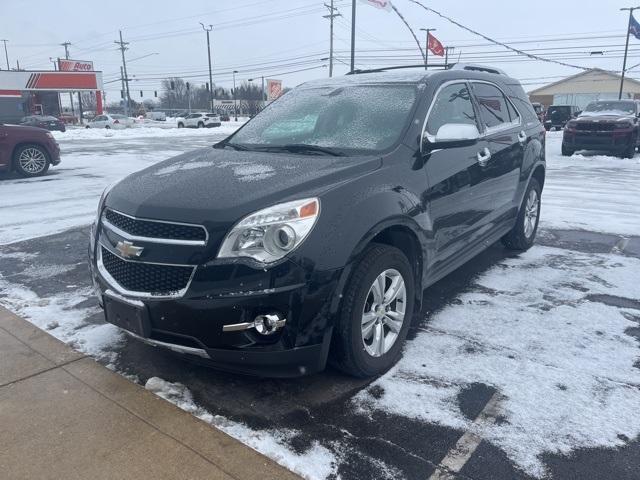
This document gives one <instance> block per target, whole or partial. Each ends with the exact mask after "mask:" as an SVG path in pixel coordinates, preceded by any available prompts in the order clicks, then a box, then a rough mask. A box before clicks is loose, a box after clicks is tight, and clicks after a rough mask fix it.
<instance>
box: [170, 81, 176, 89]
mask: <svg viewBox="0 0 640 480" xmlns="http://www.w3.org/2000/svg"><path fill="white" fill-rule="evenodd" d="M169 85H170V86H171V90H175V89H176V82H174V81H173V80H171V82H170V84H169Z"/></svg>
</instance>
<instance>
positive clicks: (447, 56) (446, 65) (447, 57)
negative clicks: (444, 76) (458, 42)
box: [444, 47, 456, 69]
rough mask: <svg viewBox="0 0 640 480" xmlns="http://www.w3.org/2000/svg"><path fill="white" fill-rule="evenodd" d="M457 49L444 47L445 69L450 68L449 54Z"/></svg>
mask: <svg viewBox="0 0 640 480" xmlns="http://www.w3.org/2000/svg"><path fill="white" fill-rule="evenodd" d="M455 49H456V47H444V68H445V69H448V68H449V52H451V53H453V51H454V50H455Z"/></svg>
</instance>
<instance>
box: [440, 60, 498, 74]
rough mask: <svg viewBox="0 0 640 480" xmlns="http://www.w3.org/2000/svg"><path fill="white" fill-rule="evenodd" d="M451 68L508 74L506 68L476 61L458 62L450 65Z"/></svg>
mask: <svg viewBox="0 0 640 480" xmlns="http://www.w3.org/2000/svg"><path fill="white" fill-rule="evenodd" d="M449 69H450V70H470V71H474V72H487V73H495V74H496V75H505V76H507V74H506V73H505V72H504V70H500V69H499V68H495V67H487V66H485V65H478V64H476V63H456V64H454V65H452V66H451V67H449Z"/></svg>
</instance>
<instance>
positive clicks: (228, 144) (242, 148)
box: [213, 141, 251, 151]
mask: <svg viewBox="0 0 640 480" xmlns="http://www.w3.org/2000/svg"><path fill="white" fill-rule="evenodd" d="M225 147H231V148H233V149H234V150H240V151H247V150H251V149H250V148H248V147H245V146H244V145H240V144H239V143H231V142H224V141H223V142H220V143H216V144H215V145H214V146H213V148H225Z"/></svg>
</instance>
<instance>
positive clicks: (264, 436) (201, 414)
mask: <svg viewBox="0 0 640 480" xmlns="http://www.w3.org/2000/svg"><path fill="white" fill-rule="evenodd" d="M145 388H146V389H147V390H149V391H151V392H153V393H155V394H156V395H158V396H159V397H162V398H164V399H165V400H167V401H169V402H171V403H173V404H174V405H176V406H177V407H179V408H181V409H182V410H184V411H185V412H189V413H191V414H192V415H195V416H196V417H198V418H199V419H201V420H203V421H205V422H207V423H209V424H211V425H214V426H215V427H217V428H219V429H220V430H222V431H223V432H225V433H227V434H228V435H230V436H232V437H234V438H236V439H238V440H240V441H241V442H242V443H244V444H246V445H248V446H250V447H251V448H253V449H254V450H256V451H258V452H260V453H262V454H263V455H266V456H268V457H269V458H272V459H273V460H275V461H276V462H278V463H280V464H281V465H283V466H285V467H287V468H288V469H289V470H291V471H293V472H295V473H297V474H298V475H301V476H302V477H304V478H308V479H324V478H327V477H329V476H330V475H332V474H335V471H336V461H335V457H334V456H333V454H332V453H331V452H330V451H329V450H328V449H327V448H325V447H323V446H321V445H320V444H318V443H317V442H314V444H313V446H312V447H311V448H310V449H308V450H307V451H306V452H304V453H302V454H300V455H297V454H295V453H294V452H292V451H291V450H290V449H289V448H288V447H287V446H286V440H287V438H291V437H293V436H295V435H296V432H295V431H293V430H278V431H276V430H265V431H258V430H252V429H250V428H249V427H247V426H246V425H244V424H242V423H239V422H234V421H232V420H229V419H227V418H224V417H221V416H219V415H212V414H211V413H209V412H208V411H207V410H205V409H204V408H202V407H200V406H198V405H197V404H196V402H195V401H194V399H193V395H192V394H191V392H190V391H189V389H188V388H187V387H185V386H184V385H183V384H181V383H171V382H168V381H166V380H163V379H161V378H158V377H152V378H150V379H149V380H147V383H146V384H145Z"/></svg>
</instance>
